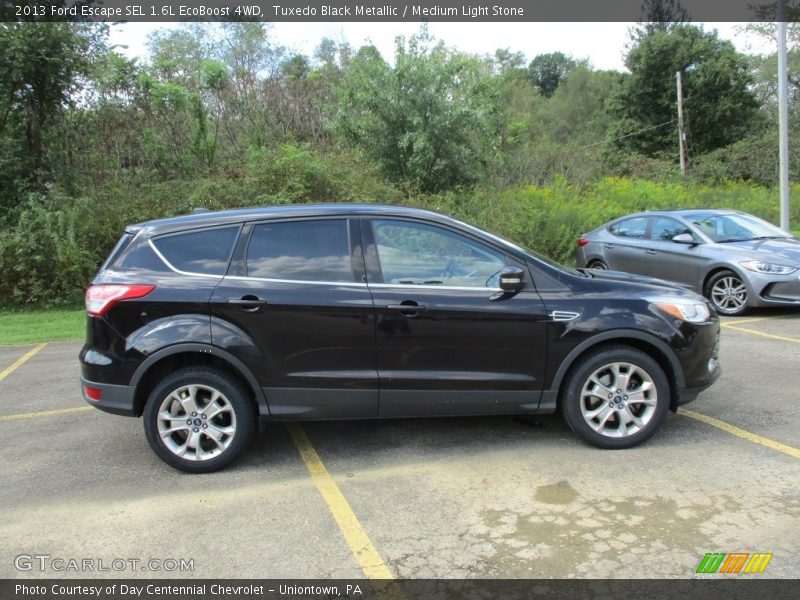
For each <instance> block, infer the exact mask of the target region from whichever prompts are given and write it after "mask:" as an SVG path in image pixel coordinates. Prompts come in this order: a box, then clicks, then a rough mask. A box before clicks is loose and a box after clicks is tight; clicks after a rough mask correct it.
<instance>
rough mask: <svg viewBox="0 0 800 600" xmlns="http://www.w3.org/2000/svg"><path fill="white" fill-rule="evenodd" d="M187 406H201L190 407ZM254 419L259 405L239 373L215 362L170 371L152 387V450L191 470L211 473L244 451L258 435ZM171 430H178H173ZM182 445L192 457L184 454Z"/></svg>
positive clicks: (148, 417) (148, 431)
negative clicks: (254, 434)
mask: <svg viewBox="0 0 800 600" xmlns="http://www.w3.org/2000/svg"><path fill="white" fill-rule="evenodd" d="M190 386H191V387H190ZM190 390H193V391H194V395H192V394H191V393H190ZM215 392H216V393H218V394H219V395H215ZM179 397H182V398H183V399H182V400H181V399H179ZM189 399H191V402H192V404H188V400H189ZM212 399H215V400H213V402H212V401H211V400H212ZM184 402H186V403H187V404H184ZM186 406H194V407H196V408H197V409H199V410H194V411H191V410H190V411H187V410H186ZM192 413H194V414H192ZM165 415H166V418H165ZM255 419H256V414H255V405H254V404H253V402H252V400H251V399H250V396H249V394H248V393H247V390H246V389H245V388H244V386H243V385H242V384H241V383H240V382H239V381H238V380H237V379H236V378H235V377H232V376H231V375H229V374H228V373H226V372H224V371H221V370H218V369H214V368H211V367H189V368H186V369H181V370H179V371H176V372H175V373H172V374H170V375H168V376H167V377H165V378H164V379H163V380H162V381H160V382H159V383H158V384H157V385H156V386H155V388H153V391H152V392H151V394H150V397H149V398H148V400H147V405H146V406H145V410H144V432H145V435H146V436H147V441H148V442H149V443H150V447H151V448H152V449H153V451H154V452H155V453H156V454H157V455H158V457H159V458H160V459H161V460H163V461H164V462H165V463H167V464H168V465H170V466H171V467H174V468H176V469H179V470H181V471H186V472H187V473H211V472H212V471H217V470H219V469H222V468H223V467H226V466H227V465H229V464H230V463H232V462H233V461H234V460H236V459H237V458H238V457H239V455H240V454H241V453H242V452H243V451H244V449H245V448H246V447H247V444H248V443H249V442H250V439H251V438H252V436H253V432H254V430H255ZM190 421H191V422H190ZM171 429H175V431H174V432H173V433H169V430H171ZM160 432H164V433H165V435H162V434H161V433H160ZM193 432H194V433H193ZM193 435H194V437H191V436H193ZM215 440H217V441H215ZM192 442H194V445H192ZM181 449H183V452H184V454H185V456H187V457H188V458H185V457H183V456H180V455H179V453H180V451H181Z"/></svg>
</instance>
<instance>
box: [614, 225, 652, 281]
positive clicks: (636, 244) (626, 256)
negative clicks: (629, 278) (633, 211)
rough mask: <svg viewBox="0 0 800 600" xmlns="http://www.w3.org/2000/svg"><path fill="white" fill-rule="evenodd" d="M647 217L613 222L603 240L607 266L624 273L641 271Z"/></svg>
mask: <svg viewBox="0 0 800 600" xmlns="http://www.w3.org/2000/svg"><path fill="white" fill-rule="evenodd" d="M649 221H650V218H649V217H631V218H628V219H623V220H621V221H617V222H616V223H613V224H612V225H611V226H610V227H609V228H608V233H609V235H608V236H606V239H605V240H603V255H604V256H605V257H606V263H607V264H608V268H609V269H611V270H613V271H625V272H626V273H637V274H638V273H641V272H642V269H643V267H644V252H645V244H646V242H647V241H648V240H647V226H648V224H649Z"/></svg>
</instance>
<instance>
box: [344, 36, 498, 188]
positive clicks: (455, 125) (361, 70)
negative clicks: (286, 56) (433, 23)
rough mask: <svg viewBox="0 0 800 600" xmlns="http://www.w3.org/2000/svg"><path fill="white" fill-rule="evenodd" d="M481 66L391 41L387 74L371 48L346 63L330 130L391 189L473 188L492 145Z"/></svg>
mask: <svg viewBox="0 0 800 600" xmlns="http://www.w3.org/2000/svg"><path fill="white" fill-rule="evenodd" d="M491 73H492V64H491V62H490V61H488V60H484V59H480V58H477V57H474V56H469V55H466V54H462V53H459V52H455V51H453V50H450V49H448V48H446V47H445V46H444V44H442V43H441V42H440V43H433V41H432V40H431V39H430V37H429V36H428V35H427V33H426V32H425V31H423V32H422V33H421V34H420V35H415V36H412V37H411V38H410V39H409V40H408V42H407V43H406V40H405V39H404V38H398V40H397V46H396V52H395V64H394V67H392V66H390V65H389V64H387V63H386V61H384V60H383V58H382V57H381V55H380V53H379V52H378V51H377V50H376V49H375V48H374V47H372V46H366V47H362V48H361V49H360V50H359V51H358V53H357V54H356V56H355V57H354V58H353V59H352V60H351V62H350V63H349V65H348V69H347V71H346V73H345V76H344V79H343V81H342V83H341V84H340V86H339V87H338V90H337V92H338V94H337V95H338V111H337V117H336V125H337V130H338V131H339V133H340V134H342V135H343V136H344V137H345V138H346V139H348V140H350V141H351V142H353V143H355V144H356V145H357V146H358V147H360V148H361V149H362V150H363V151H364V152H365V153H366V154H367V156H368V157H369V158H370V159H372V160H374V161H376V162H377V163H378V164H379V165H380V167H381V169H382V170H383V171H384V173H386V175H387V176H388V177H389V178H390V179H391V180H393V181H396V182H402V183H405V184H409V185H411V186H412V187H414V188H416V189H419V190H421V191H425V192H433V191H439V190H444V189H449V188H452V187H456V186H460V185H471V184H473V183H475V182H476V181H477V180H478V179H479V178H480V176H481V174H482V173H483V172H484V170H485V156H486V152H485V149H486V147H487V145H491V144H492V142H493V141H494V132H493V131H492V127H493V124H494V121H493V119H492V115H493V113H494V111H495V102H494V97H493V87H492V86H491V85H490V84H489V83H490V81H491Z"/></svg>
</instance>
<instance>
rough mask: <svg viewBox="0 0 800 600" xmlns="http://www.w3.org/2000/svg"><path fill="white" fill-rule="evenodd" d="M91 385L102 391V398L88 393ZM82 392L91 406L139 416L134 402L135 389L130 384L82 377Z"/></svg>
mask: <svg viewBox="0 0 800 600" xmlns="http://www.w3.org/2000/svg"><path fill="white" fill-rule="evenodd" d="M87 387H90V388H93V389H94V390H99V391H100V398H99V399H98V400H95V399H94V398H90V397H89V396H88V395H87V393H86V388H87ZM81 394H82V395H83V399H84V400H86V402H88V403H89V404H90V405H91V406H94V407H95V408H98V409H100V410H102V411H105V412H107V413H111V414H114V415H123V416H126V417H138V416H139V415H138V414H136V409H135V403H134V389H133V387H131V386H129V385H113V384H110V383H96V382H94V381H88V380H87V379H84V378H83V377H81Z"/></svg>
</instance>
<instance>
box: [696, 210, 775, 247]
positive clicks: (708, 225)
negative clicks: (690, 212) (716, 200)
mask: <svg viewBox="0 0 800 600" xmlns="http://www.w3.org/2000/svg"><path fill="white" fill-rule="evenodd" d="M692 223H694V225H696V226H697V228H698V229H700V231H702V232H703V233H705V234H706V235H707V236H708V237H710V238H711V240H712V241H714V242H745V241H748V240H761V239H775V238H786V237H789V235H788V234H787V233H786V232H785V231H783V230H782V229H778V228H777V227H775V226H774V225H771V224H769V223H767V222H766V221H762V220H761V219H759V218H758V217H753V216H751V215H743V214H720V213H704V214H699V215H694V216H693V218H692Z"/></svg>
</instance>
